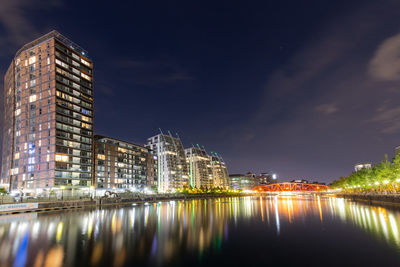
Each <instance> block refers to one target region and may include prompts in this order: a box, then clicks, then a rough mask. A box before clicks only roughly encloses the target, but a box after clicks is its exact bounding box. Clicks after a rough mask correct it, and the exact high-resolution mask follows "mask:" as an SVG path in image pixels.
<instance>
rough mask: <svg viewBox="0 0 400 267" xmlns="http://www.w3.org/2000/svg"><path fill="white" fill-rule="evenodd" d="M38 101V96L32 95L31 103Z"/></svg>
mask: <svg viewBox="0 0 400 267" xmlns="http://www.w3.org/2000/svg"><path fill="white" fill-rule="evenodd" d="M35 101H36V95H31V96H30V97H29V103H32V102H35Z"/></svg>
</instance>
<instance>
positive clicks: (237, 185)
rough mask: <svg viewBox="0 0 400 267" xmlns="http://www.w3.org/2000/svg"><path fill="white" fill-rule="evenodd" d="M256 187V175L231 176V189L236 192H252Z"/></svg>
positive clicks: (249, 173)
mask: <svg viewBox="0 0 400 267" xmlns="http://www.w3.org/2000/svg"><path fill="white" fill-rule="evenodd" d="M255 185H256V175H255V174H254V173H251V172H248V173H246V174H231V175H229V187H230V189H234V190H240V189H241V190H251V189H252V188H253V187H254V186H255Z"/></svg>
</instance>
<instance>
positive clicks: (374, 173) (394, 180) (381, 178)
mask: <svg viewBox="0 0 400 267" xmlns="http://www.w3.org/2000/svg"><path fill="white" fill-rule="evenodd" d="M332 187H333V188H340V189H342V190H345V191H350V192H381V191H386V192H388V191H389V192H398V191H400V153H399V154H396V155H395V157H394V158H393V159H392V160H391V161H390V160H388V157H387V155H385V158H384V159H383V160H382V161H381V162H380V163H378V164H376V165H374V166H373V167H372V168H362V169H361V170H359V171H354V172H353V173H351V174H350V175H349V176H347V177H340V179H339V180H335V181H333V182H332Z"/></svg>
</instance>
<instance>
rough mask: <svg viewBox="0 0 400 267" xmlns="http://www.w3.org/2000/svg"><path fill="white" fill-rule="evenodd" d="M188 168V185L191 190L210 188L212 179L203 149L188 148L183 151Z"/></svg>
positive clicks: (207, 158)
mask: <svg viewBox="0 0 400 267" xmlns="http://www.w3.org/2000/svg"><path fill="white" fill-rule="evenodd" d="M185 154H186V162H187V164H188V167H189V178H190V179H189V184H190V186H191V187H193V188H211V187H213V186H214V177H213V171H212V166H211V160H210V157H209V156H208V155H207V152H206V151H205V150H204V149H201V148H199V147H190V148H186V149H185Z"/></svg>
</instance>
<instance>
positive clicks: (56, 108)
mask: <svg viewBox="0 0 400 267" xmlns="http://www.w3.org/2000/svg"><path fill="white" fill-rule="evenodd" d="M4 108H5V112H4V133H3V162H2V174H1V181H0V183H1V184H3V185H7V187H8V188H9V189H10V190H22V189H25V190H35V189H46V188H52V187H57V186H62V187H63V188H64V187H80V186H85V187H86V186H90V185H91V182H92V178H93V174H92V172H93V169H92V157H93V154H92V145H93V63H92V61H91V60H90V59H89V58H88V54H87V52H86V51H85V50H83V49H82V48H81V47H79V46H78V45H76V44H75V43H73V42H72V41H70V40H69V39H67V38H66V37H64V36H63V35H61V34H60V33H58V32H56V31H52V32H50V33H48V34H46V35H44V36H42V37H40V38H38V39H36V40H34V41H32V42H30V43H28V44H26V45H24V46H23V47H22V48H21V49H20V50H19V51H18V52H17V53H16V55H15V57H14V59H13V60H12V62H11V64H10V66H9V68H8V70H7V73H6V75H5V79H4Z"/></svg>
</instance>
